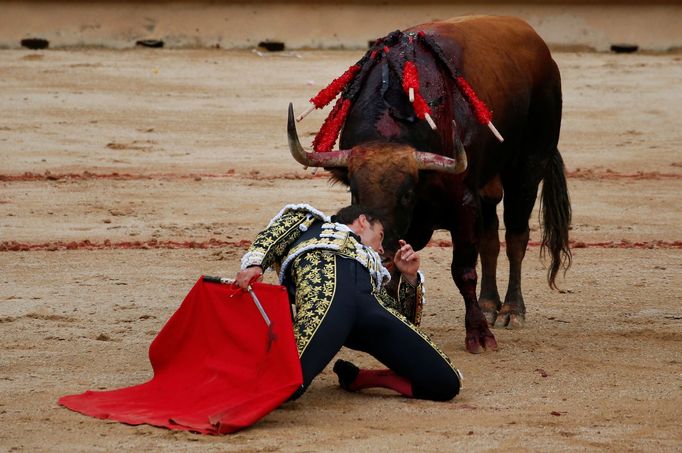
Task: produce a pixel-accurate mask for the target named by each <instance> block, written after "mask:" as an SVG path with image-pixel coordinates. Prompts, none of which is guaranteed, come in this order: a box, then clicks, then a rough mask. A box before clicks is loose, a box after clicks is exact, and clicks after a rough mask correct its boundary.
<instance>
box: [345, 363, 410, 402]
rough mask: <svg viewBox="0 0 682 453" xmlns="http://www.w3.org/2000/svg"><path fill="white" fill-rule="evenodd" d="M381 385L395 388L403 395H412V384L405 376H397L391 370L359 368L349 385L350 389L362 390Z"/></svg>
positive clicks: (391, 388) (386, 387)
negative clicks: (356, 375)
mask: <svg viewBox="0 0 682 453" xmlns="http://www.w3.org/2000/svg"><path fill="white" fill-rule="evenodd" d="M374 387H381V388H385V389H390V390H395V391H396V392H398V393H400V394H401V395H403V396H408V397H412V384H411V383H410V381H408V380H407V379H406V378H404V377H402V376H398V375H397V374H395V373H394V372H393V371H391V370H388V369H386V370H364V369H361V370H360V372H359V373H358V377H356V378H355V380H354V381H353V383H352V384H351V385H350V390H362V389H367V388H374Z"/></svg>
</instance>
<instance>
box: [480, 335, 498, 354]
mask: <svg viewBox="0 0 682 453" xmlns="http://www.w3.org/2000/svg"><path fill="white" fill-rule="evenodd" d="M483 346H484V347H485V349H486V351H497V340H495V337H483Z"/></svg>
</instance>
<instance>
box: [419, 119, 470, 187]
mask: <svg viewBox="0 0 682 453" xmlns="http://www.w3.org/2000/svg"><path fill="white" fill-rule="evenodd" d="M452 141H453V144H454V146H455V158H454V159H453V158H451V157H447V156H441V155H440V154H433V153H426V152H421V151H418V152H417V153H416V158H417V167H418V168H419V169H420V170H435V171H440V172H444V173H452V174H455V175H457V174H459V173H462V172H464V171H465V170H466V169H467V165H468V162H467V153H466V151H465V150H464V145H463V144H462V140H460V139H459V134H458V133H457V124H456V123H455V121H454V120H453V121H452Z"/></svg>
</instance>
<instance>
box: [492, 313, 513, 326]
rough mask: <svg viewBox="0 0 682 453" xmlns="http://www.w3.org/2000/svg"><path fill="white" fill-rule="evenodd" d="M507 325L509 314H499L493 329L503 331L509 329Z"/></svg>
mask: <svg viewBox="0 0 682 453" xmlns="http://www.w3.org/2000/svg"><path fill="white" fill-rule="evenodd" d="M507 324H509V313H498V314H497V319H496V320H495V323H494V324H493V327H494V328H496V329H501V328H504V327H507Z"/></svg>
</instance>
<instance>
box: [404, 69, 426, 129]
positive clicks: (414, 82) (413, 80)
mask: <svg viewBox="0 0 682 453" xmlns="http://www.w3.org/2000/svg"><path fill="white" fill-rule="evenodd" d="M410 88H412V89H413V90H414V101H413V103H412V107H414V113H415V114H416V115H417V118H419V119H422V120H423V119H424V118H426V115H427V114H428V115H431V108H430V107H429V105H428V104H427V103H426V101H425V100H424V98H423V97H422V95H421V94H419V73H418V72H417V66H415V64H414V63H413V62H411V61H406V62H405V66H403V90H404V91H405V93H409V92H410Z"/></svg>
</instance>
